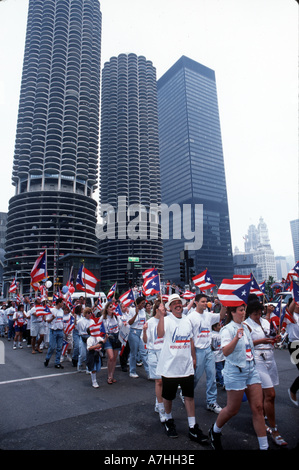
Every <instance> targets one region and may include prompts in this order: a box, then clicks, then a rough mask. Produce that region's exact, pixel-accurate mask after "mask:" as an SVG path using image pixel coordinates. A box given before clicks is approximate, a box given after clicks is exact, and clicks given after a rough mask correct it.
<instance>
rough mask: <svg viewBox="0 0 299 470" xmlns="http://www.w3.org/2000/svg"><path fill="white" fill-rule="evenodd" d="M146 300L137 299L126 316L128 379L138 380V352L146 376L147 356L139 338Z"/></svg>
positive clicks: (144, 315)
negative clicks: (127, 329)
mask: <svg viewBox="0 0 299 470" xmlns="http://www.w3.org/2000/svg"><path fill="white" fill-rule="evenodd" d="M145 303H146V300H145V298H144V297H137V299H136V301H135V307H130V309H129V313H128V315H127V319H126V320H127V322H128V324H129V325H130V334H129V338H128V341H129V345H130V356H129V367H130V377H132V378H138V377H139V375H138V374H137V373H136V363H137V354H138V352H139V354H140V359H141V361H142V362H143V365H144V369H145V371H146V374H147V375H148V373H149V370H148V364H147V354H146V350H145V346H144V343H143V341H142V338H141V333H142V328H143V325H144V324H145V322H146V312H145V310H144V307H145Z"/></svg>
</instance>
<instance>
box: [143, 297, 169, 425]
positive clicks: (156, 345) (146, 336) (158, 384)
mask: <svg viewBox="0 0 299 470" xmlns="http://www.w3.org/2000/svg"><path fill="white" fill-rule="evenodd" d="M161 315H163V316H165V315H166V309H165V306H164V304H163V302H162V301H161V300H159V299H158V300H156V301H155V304H154V308H153V316H152V317H151V318H150V319H149V320H148V321H147V322H146V323H145V325H144V326H143V342H144V344H145V345H146V349H147V359H148V368H149V378H150V379H153V380H155V392H156V405H155V411H157V412H158V413H159V417H160V421H161V423H164V421H165V410H164V403H163V398H162V379H161V376H160V375H157V373H156V368H157V364H158V360H159V356H160V352H161V348H162V345H163V342H164V339H163V338H159V336H158V334H157V327H158V323H159V320H160V316H161Z"/></svg>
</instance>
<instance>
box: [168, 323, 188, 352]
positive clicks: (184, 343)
mask: <svg viewBox="0 0 299 470" xmlns="http://www.w3.org/2000/svg"><path fill="white" fill-rule="evenodd" d="M170 348H171V349H186V348H190V333H188V334H187V335H180V334H178V328H177V327H176V328H175V330H174V332H173V335H172V344H170Z"/></svg>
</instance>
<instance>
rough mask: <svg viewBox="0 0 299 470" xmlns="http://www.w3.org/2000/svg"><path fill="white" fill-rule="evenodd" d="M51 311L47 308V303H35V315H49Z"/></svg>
mask: <svg viewBox="0 0 299 470" xmlns="http://www.w3.org/2000/svg"><path fill="white" fill-rule="evenodd" d="M50 313H52V312H51V310H50V309H49V307H48V305H42V304H40V305H36V306H35V315H36V316H37V317H40V316H42V315H49V314H50Z"/></svg>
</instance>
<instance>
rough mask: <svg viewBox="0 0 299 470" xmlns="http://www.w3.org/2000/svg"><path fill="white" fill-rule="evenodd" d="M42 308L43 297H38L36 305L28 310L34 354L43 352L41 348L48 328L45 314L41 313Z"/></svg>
mask: <svg viewBox="0 0 299 470" xmlns="http://www.w3.org/2000/svg"><path fill="white" fill-rule="evenodd" d="M42 310H43V306H42V302H41V299H40V298H39V297H37V298H36V299H35V301H34V307H32V308H31V309H30V310H29V311H28V316H29V317H30V336H31V348H32V354H36V352H39V353H42V350H41V349H40V345H41V343H42V342H43V341H44V336H45V330H46V328H45V323H44V315H42V314H40V313H39V311H42ZM42 313H43V312H42ZM37 338H38V340H37ZM36 340H37V342H36Z"/></svg>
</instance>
